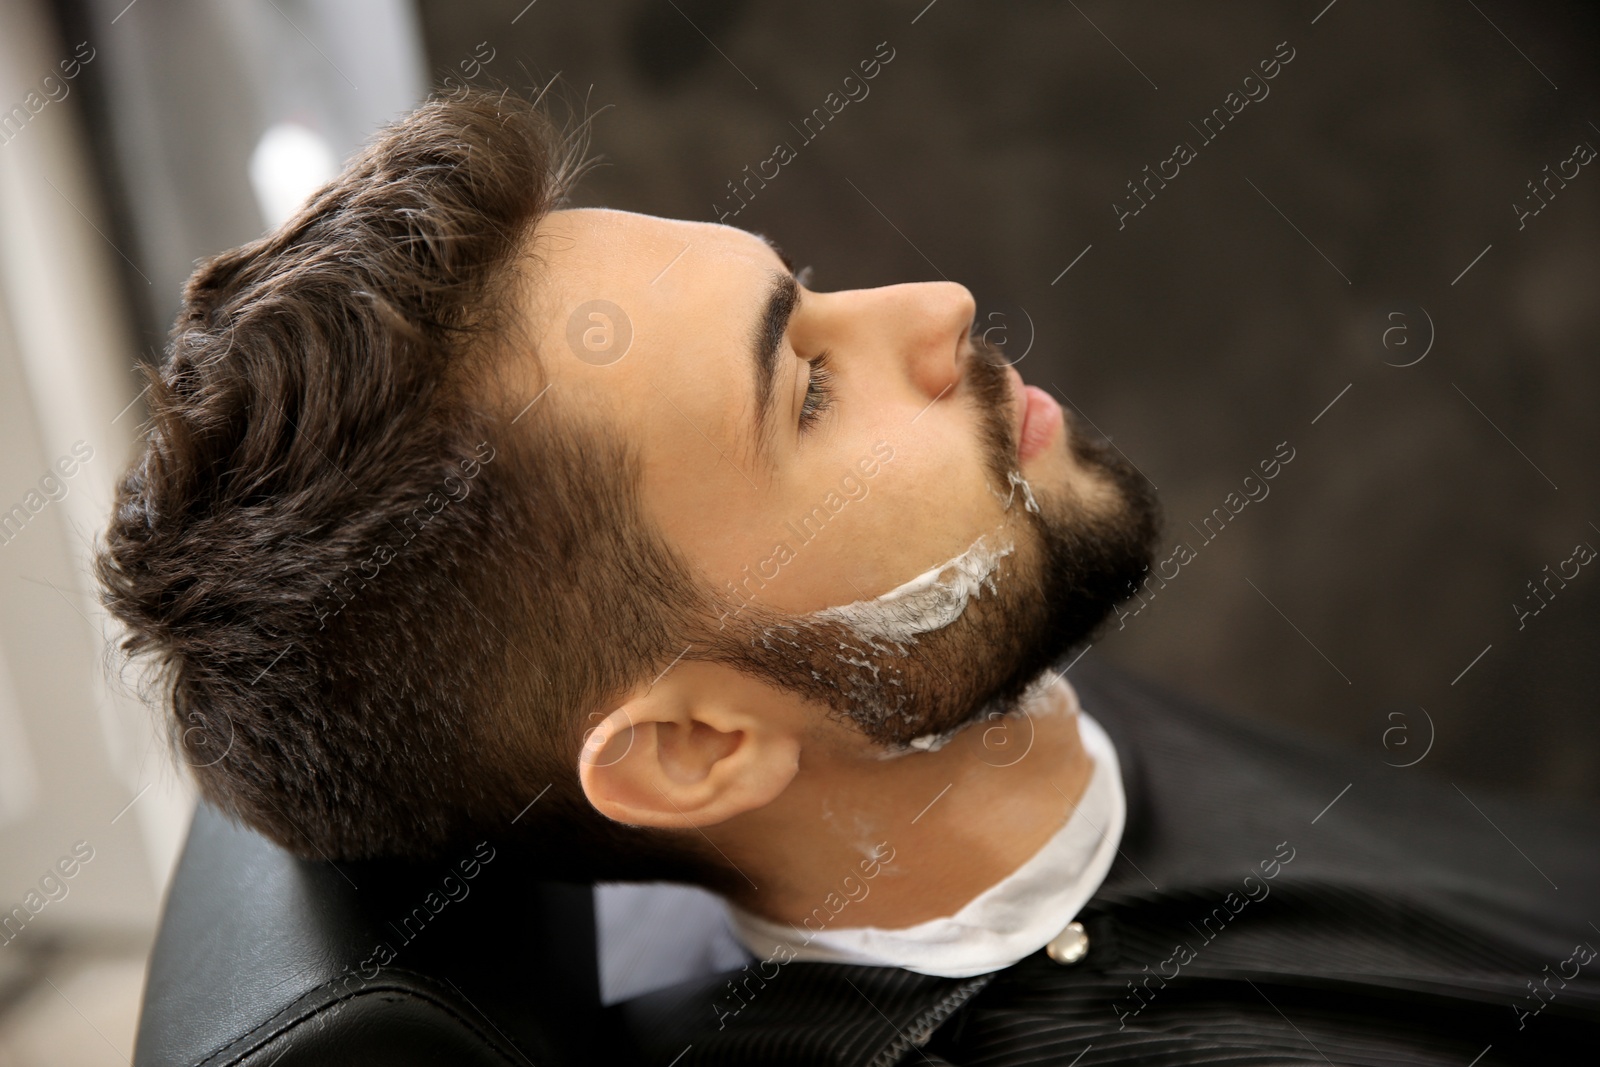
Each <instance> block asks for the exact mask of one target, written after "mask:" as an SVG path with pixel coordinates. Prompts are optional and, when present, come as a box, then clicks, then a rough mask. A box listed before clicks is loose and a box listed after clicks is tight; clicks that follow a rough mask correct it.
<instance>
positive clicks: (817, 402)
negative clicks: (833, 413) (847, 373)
mask: <svg viewBox="0 0 1600 1067" xmlns="http://www.w3.org/2000/svg"><path fill="white" fill-rule="evenodd" d="M833 402H834V393H833V371H832V370H831V369H830V368H829V367H828V353H827V352H826V351H824V352H822V353H821V354H820V355H818V356H817V358H815V359H813V360H812V361H811V378H810V380H809V381H808V382H807V383H806V398H805V400H804V401H802V402H801V404H800V432H801V433H806V432H808V431H809V430H810V429H811V428H812V427H814V426H815V425H816V424H817V423H818V422H820V421H821V420H822V416H824V415H826V414H827V413H828V411H829V409H831V408H832V407H833Z"/></svg>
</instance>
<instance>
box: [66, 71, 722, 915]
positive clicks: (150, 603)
mask: <svg viewBox="0 0 1600 1067" xmlns="http://www.w3.org/2000/svg"><path fill="white" fill-rule="evenodd" d="M576 129H577V131H578V133H576V134H575V133H574V132H573V127H572V126H570V125H569V126H568V127H567V128H566V129H565V130H563V129H561V128H558V126H557V125H556V124H555V123H554V122H553V121H552V120H551V119H550V118H549V116H548V115H547V113H546V112H545V111H544V110H543V109H542V108H541V107H540V106H539V104H538V103H537V102H529V101H527V100H525V99H522V98H520V97H517V96H515V95H513V94H492V93H485V92H481V91H473V92H467V93H458V94H456V95H455V96H453V97H451V98H439V99H434V100H431V101H429V102H428V103H426V104H425V105H424V106H422V107H421V108H420V109H418V110H417V111H416V112H414V113H413V114H411V115H410V116H408V117H407V118H405V119H404V120H402V121H401V122H399V123H398V124H396V125H394V126H392V127H390V128H389V129H387V130H385V131H384V132H383V133H382V134H381V135H380V136H379V137H378V138H377V139H376V140H375V141H374V143H373V144H372V145H371V146H370V147H368V148H367V149H366V150H365V151H363V152H362V153H361V154H360V155H359V156H357V157H356V158H355V159H354V160H353V161H352V162H351V163H350V165H349V166H348V167H346V169H345V170H344V172H343V173H342V174H341V175H340V176H339V177H338V178H337V179H335V180H334V181H333V182H332V183H331V184H330V185H328V186H327V187H326V188H324V189H323V190H321V191H320V192H319V193H318V194H317V195H316V196H314V197H313V198H312V199H311V201H310V202H309V203H308V204H307V205H306V206H305V207H304V208H303V209H302V210H301V211H300V212H299V213H298V214H297V215H296V216H295V217H294V218H292V219H290V220H289V221H288V222H287V223H285V224H284V225H283V226H282V227H281V228H279V229H278V230H277V231H276V232H273V233H270V234H268V235H266V236H265V237H263V238H261V239H259V240H257V241H254V242H251V243H250V244H247V245H244V246H242V247H240V248H236V249H233V250H232V251H229V252H225V253H223V254H221V255H219V256H216V257H215V258H212V259H210V260H208V261H206V262H204V263H203V264H202V265H201V266H200V267H199V269H198V270H196V271H195V273H194V275H193V277H192V278H190V280H189V283H188V286H187V288H186V290H185V293H184V303H183V308H182V311H181V312H180V314H179V317H178V320H177V322H176V324H175V326H174V329H173V333H172V338H171V342H170V346H169V351H168V358H167V360H166V362H165V364H164V365H163V366H162V367H161V368H160V369H159V371H156V370H151V371H150V372H149V378H150V389H149V394H148V403H149V408H150V412H151V420H150V429H149V434H148V438H147V441H146V443H145V446H144V449H143V453H142V455H141V456H140V457H139V458H138V459H137V460H136V462H135V463H134V464H133V466H132V467H131V469H130V470H129V471H128V473H127V475H126V476H125V477H124V479H123V481H122V483H121V486H120V488H119V492H118V498H117V504H116V509H115V513H114V515H113V518H112V521H111V524H110V527H109V529H108V531H107V534H106V538H105V544H104V547H103V549H102V551H101V553H100V555H99V558H98V560H97V573H98V576H99V578H100V581H101V583H102V587H103V597H104V600H105V603H106V605H107V607H108V609H109V610H110V611H111V612H112V613H114V614H115V615H116V616H117V617H118V618H119V619H120V620H121V621H122V622H123V623H124V624H125V625H126V626H127V628H128V630H129V636H128V637H127V638H126V640H125V642H124V648H125V649H126V650H127V651H128V652H129V653H130V654H131V653H145V654H147V655H148V656H149V657H151V659H152V660H153V661H154V663H155V665H157V666H158V667H159V668H160V677H161V679H162V686H163V695H164V698H165V701H166V703H167V705H168V708H169V710H170V716H169V719H168V722H169V726H170V729H171V733H172V735H173V742H174V745H175V747H176V749H177V751H178V752H179V754H180V755H181V756H182V757H183V759H184V760H185V761H186V762H187V763H188V764H190V766H191V767H192V768H193V771H194V775H195V778H196V780H197V782H198V785H199V788H200V791H201V793H202V794H203V795H204V796H205V797H206V798H207V799H208V800H210V801H211V802H213V803H214V804H216V805H217V806H219V807H221V808H222V809H223V810H225V811H228V812H230V813H231V814H233V815H234V816H235V817H236V818H238V819H240V820H242V821H244V822H245V823H247V824H249V825H250V826H252V827H254V828H256V829H258V830H260V831H261V832H262V833H264V834H266V835H267V836H269V837H271V838H272V839H273V840H275V841H277V842H278V843H280V844H282V845H283V846H285V847H287V848H289V849H291V850H293V851H295V852H296V853H298V854H301V855H303V856H306V857H318V856H320V857H325V858H330V859H363V858H371V857H377V856H386V855H401V856H412V857H421V856H428V855H433V854H436V853H438V852H439V851H441V850H442V849H443V848H444V847H445V845H446V844H447V843H450V842H453V841H456V840H458V839H460V838H463V837H466V836H468V835H474V834H498V835H500V836H501V837H506V836H508V835H509V836H514V837H518V838H522V839H525V840H528V841H530V842H533V843H537V844H539V845H540V846H543V848H544V852H543V855H544V856H545V857H546V859H547V861H548V862H547V864H546V866H547V869H548V870H549V871H550V873H551V874H553V875H558V876H564V877H579V878H667V879H676V880H686V881H700V882H702V883H707V884H717V883H718V882H719V881H720V880H721V878H722V872H721V868H720V867H719V866H718V865H715V864H711V863H709V862H707V861H705V860H703V859H702V857H701V855H700V853H699V852H698V851H697V850H696V849H695V848H693V847H691V846H690V845H689V844H687V843H686V840H685V835H681V834H673V833H664V832H657V831H641V830H635V829H633V828H629V827H624V826H620V825H618V824H614V823H611V822H609V821H608V820H606V819H604V818H603V817H601V816H600V815H598V814H597V813H596V812H595V811H594V809H593V808H592V807H591V806H590V805H589V804H588V802H587V800H586V799H585V797H584V796H583V793H582V790H581V788H580V787H579V784H578V781H577V775H576V762H577V758H578V753H579V749H580V746H581V743H582V737H583V733H584V730H585V727H586V726H590V725H593V723H589V722H586V721H585V716H586V715H591V714H592V713H593V712H594V711H595V709H597V708H601V707H603V706H604V701H605V700H606V699H608V698H610V697H614V696H615V695H617V694H619V693H621V692H623V691H625V690H626V689H627V688H629V687H630V686H633V685H636V684H638V683H639V682H640V681H647V680H648V679H650V678H651V677H653V676H654V674H655V673H656V672H657V671H659V670H661V669H662V668H663V667H665V666H666V665H667V664H668V663H669V662H670V661H671V660H672V658H673V657H674V656H675V655H677V654H678V653H679V652H680V651H681V649H682V647H683V645H684V644H685V643H686V642H685V641H683V640H682V639H681V636H680V635H681V634H683V633H684V632H686V630H687V629H688V627H689V625H690V622H691V620H692V619H693V618H694V615H693V612H694V611H697V610H699V609H700V606H701V602H700V601H698V600H697V599H696V598H697V597H698V596H699V595H700V593H699V587H698V586H697V584H696V583H695V582H693V581H692V580H691V579H690V577H689V572H688V570H687V568H686V567H685V566H684V565H683V563H682V562H681V560H680V559H678V558H677V557H676V556H675V554H674V553H673V552H672V551H671V550H670V549H669V548H668V547H667V546H666V545H665V544H664V542H663V541H662V540H661V538H660V537H659V536H657V535H656V534H655V533H654V532H653V531H652V530H651V528H650V527H649V526H648V524H647V523H646V522H645V521H644V519H643V517H642V515H641V512H640V509H639V507H638V502H637V498H636V491H635V490H636V486H637V464H636V463H635V462H634V461H633V459H632V457H631V455H630V453H629V452H628V450H627V449H626V448H624V447H623V446H621V445H619V444H616V443H614V442H611V441H608V440H607V439H606V438H605V437H603V436H602V435H601V434H599V433H598V432H597V430H596V428H595V427H592V426H587V425H585V424H584V423H583V422H582V420H581V419H580V418H579V416H578V414H577V413H576V412H572V411H567V410H565V409H564V408H563V407H562V405H561V403H560V397H559V396H558V395H555V394H554V393H553V394H552V395H551V396H548V397H542V398H541V399H539V400H538V402H537V403H536V404H535V405H534V406H532V407H526V405H527V403H528V401H529V400H530V399H531V398H532V395H533V394H530V395H529V396H522V395H520V394H519V395H516V396H512V395H511V391H510V390H508V389H505V388H503V387H501V386H500V385H499V384H498V383H499V381H500V379H502V378H510V377H511V375H508V374H502V371H503V370H505V369H506V366H507V361H508V359H510V358H516V359H517V360H519V361H521V362H524V363H527V362H529V361H528V360H527V359H526V353H525V346H526V342H525V340H523V331H522V330H521V329H519V326H520V323H519V318H518V311H519V308H520V307H521V294H522V293H523V292H524V290H525V287H526V282H527V280H528V272H529V271H530V270H536V269H537V264H536V263H535V261H534V260H532V259H531V258H530V257H529V255H528V254H527V252H526V245H527V240H528V237H529V235H530V234H531V232H532V230H533V228H534V227H535V226H536V225H537V223H538V221H539V220H540V219H541V218H542V217H543V216H544V215H545V214H546V213H547V212H548V211H549V210H551V209H552V208H553V207H555V206H558V205H559V204H560V202H561V201H562V200H563V199H564V197H565V195H566V193H567V191H568V190H569V188H570V186H571V184H572V183H573V182H574V181H575V180H576V179H577V177H578V176H579V175H580V174H581V173H582V171H583V170H584V169H585V167H586V165H587V164H586V163H585V162H584V153H583V149H584V142H583V137H582V136H581V132H582V130H583V126H582V124H578V126H577V127H576ZM519 352H521V353H523V354H520V355H519V354H518V353H519ZM532 363H533V365H535V366H537V365H538V361H537V360H533V361H532ZM535 798H538V799H537V802H536V803H535V802H534V801H535ZM530 804H531V807H530Z"/></svg>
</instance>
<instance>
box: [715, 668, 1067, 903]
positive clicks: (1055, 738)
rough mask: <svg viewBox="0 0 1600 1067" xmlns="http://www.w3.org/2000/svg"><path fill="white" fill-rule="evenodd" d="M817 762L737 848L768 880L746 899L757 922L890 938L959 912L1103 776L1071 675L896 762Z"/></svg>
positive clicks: (1029, 853) (1062, 821) (758, 877)
mask: <svg viewBox="0 0 1600 1067" xmlns="http://www.w3.org/2000/svg"><path fill="white" fill-rule="evenodd" d="M819 763H820V765H819V766H816V767H814V768H811V769H809V770H807V771H803V772H802V774H801V776H800V777H799V778H797V780H796V782H795V783H794V784H793V785H792V786H791V788H790V790H789V791H787V792H786V794H785V797H784V799H783V802H782V803H781V804H779V805H774V806H773V810H772V811H771V812H770V820H764V821H769V822H770V824H769V825H767V826H763V827H760V828H753V827H752V828H746V832H745V833H741V834H740V835H739V836H740V838H742V840H737V841H729V842H728V847H732V848H734V849H736V851H737V853H739V854H741V856H740V859H739V861H738V862H739V863H740V866H741V867H744V866H745V865H746V863H748V864H749V866H750V867H754V868H758V869H759V871H760V873H759V874H755V873H754V872H751V873H752V874H753V877H752V879H751V880H752V881H753V883H754V884H755V885H756V886H758V887H760V888H757V889H752V890H750V891H749V892H747V893H744V894H741V895H740V897H739V898H738V899H736V900H735V903H737V904H738V905H739V906H740V907H742V908H743V909H744V910H746V911H748V912H751V913H753V914H755V915H758V916H761V917H763V918H767V919H771V920H774V921H777V922H784V923H792V924H795V925H800V924H802V923H806V920H807V919H808V918H814V917H815V916H817V915H818V914H825V915H827V916H829V922H830V923H831V924H832V926H834V927H855V926H875V927H882V928H887V929H896V928H900V927H906V926H914V925H917V924H919V923H923V922H927V921H929V920H931V919H938V918H943V917H946V916H950V915H954V914H955V913H956V912H958V911H960V910H961V908H962V907H963V906H965V905H966V904H967V903H968V902H970V901H971V900H972V899H973V898H975V897H977V896H978V895H979V894H981V893H983V892H984V891H985V890H987V889H989V888H990V887H991V886H994V885H996V884H998V883H1000V882H1001V881H1003V880H1004V879H1005V878H1006V877H1007V876H1009V875H1010V874H1012V873H1013V872H1014V871H1016V870H1017V868H1019V867H1021V866H1022V865H1023V864H1024V863H1026V862H1027V861H1028V860H1029V859H1031V858H1032V857H1033V856H1034V855H1035V854H1036V853H1037V852H1038V851H1039V850H1040V849H1041V848H1042V847H1043V846H1044V845H1045V844H1046V843H1047V842H1049V841H1050V839H1051V838H1052V837H1053V836H1054V835H1055V834H1056V833H1057V832H1058V831H1060V830H1061V828H1062V827H1063V826H1065V825H1066V823H1067V822H1068V820H1069V819H1070V818H1071V817H1072V815H1073V813H1074V811H1075V810H1076V805H1077V803H1078V801H1079V800H1080V798H1081V797H1082V796H1083V793H1084V790H1085V788H1086V786H1087V785H1088V782H1089V779H1090V776H1091V774H1092V772H1093V770H1094V762H1093V760H1092V759H1091V758H1090V756H1089V754H1088V753H1087V752H1086V751H1085V749H1084V746H1083V742H1082V739H1081V736H1080V734H1079V729H1078V706H1077V697H1076V694H1075V693H1074V692H1073V691H1072V688H1071V687H1070V686H1069V685H1068V684H1067V683H1066V681H1065V680H1064V679H1057V680H1056V681H1054V682H1052V683H1051V684H1049V685H1041V686H1039V687H1036V688H1035V689H1034V690H1031V691H1030V694H1029V697H1028V699H1027V700H1025V702H1024V704H1023V705H1022V706H1021V707H1020V708H1019V710H1018V712H1016V713H1013V714H1012V715H1008V716H1005V717H1003V718H998V719H993V720H989V721H985V722H979V723H976V724H974V725H972V726H970V727H968V728H966V729H963V730H961V731H958V732H957V733H955V734H954V735H947V736H943V737H942V738H940V740H939V743H937V744H931V743H930V744H928V745H927V746H926V747H925V748H922V749H918V748H917V747H916V746H915V745H913V746H911V747H909V748H908V749H907V751H906V752H905V754H904V755H902V756H900V757H899V758H894V759H889V760H883V759H858V760H855V761H833V760H822V761H819ZM819 907H820V908H822V909H823V910H822V911H821V912H820V913H819V912H818V908H819ZM806 928H807V929H810V928H812V924H811V923H806Z"/></svg>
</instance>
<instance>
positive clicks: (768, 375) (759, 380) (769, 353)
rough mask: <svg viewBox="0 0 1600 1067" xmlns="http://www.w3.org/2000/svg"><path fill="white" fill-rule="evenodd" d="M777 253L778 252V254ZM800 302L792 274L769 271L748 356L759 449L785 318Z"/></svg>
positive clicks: (769, 414) (767, 418)
mask: <svg viewBox="0 0 1600 1067" xmlns="http://www.w3.org/2000/svg"><path fill="white" fill-rule="evenodd" d="M780 255H781V253H780ZM799 303H800V285H799V283H798V282H796V281H795V278H794V275H793V274H782V273H779V272H778V271H773V272H772V284H771V286H770V287H769V288H768V289H767V298H766V301H765V302H764V304H763V305H762V309H761V317H760V318H759V319H758V320H757V321H756V326H755V331H754V336H753V338H752V342H751V346H750V355H751V360H752V365H753V369H754V371H755V397H756V418H755V439H756V444H757V449H758V450H761V448H762V445H763V443H764V442H765V440H766V438H767V434H768V432H769V431H770V429H771V427H772V423H773V413H772V409H773V407H774V405H775V402H776V400H777V391H776V389H775V388H774V385H775V383H776V380H777V373H778V353H779V350H780V349H782V347H783V337H784V334H786V333H787V332H788V330H789V319H790V317H791V316H793V315H794V310H795V308H796V307H797V306H799Z"/></svg>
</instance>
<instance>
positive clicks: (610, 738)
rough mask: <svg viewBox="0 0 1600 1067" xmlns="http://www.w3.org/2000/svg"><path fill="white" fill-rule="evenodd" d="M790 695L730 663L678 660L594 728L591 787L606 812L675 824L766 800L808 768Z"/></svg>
mask: <svg viewBox="0 0 1600 1067" xmlns="http://www.w3.org/2000/svg"><path fill="white" fill-rule="evenodd" d="M782 700H783V697H782V696H780V695H778V694H776V693H775V692H774V691H773V690H771V689H769V688H767V687H766V686H763V685H762V684H760V683H759V682H757V681H755V680H754V679H752V678H750V677H749V676H747V675H743V674H740V673H739V672H737V671H735V670H733V669H732V668H730V667H724V666H722V665H720V664H713V663H692V662H691V663H680V664H678V665H677V666H676V667H675V668H673V669H672V670H671V671H669V672H668V673H667V675H666V677H664V678H662V679H659V680H658V681H657V682H656V683H655V684H654V685H653V686H651V687H648V688H646V689H643V690H640V691H638V692H636V693H635V694H633V695H631V696H630V697H629V698H627V699H626V700H625V702H624V703H623V704H622V705H621V706H620V707H618V708H616V709H615V710H613V711H611V712H610V713H608V714H605V716H604V718H603V719H602V720H601V721H600V723H599V725H597V726H596V727H594V728H593V729H592V730H590V731H589V733H588V734H587V735H586V737H585V739H584V746H583V750H582V752H581V753H580V754H579V757H578V780H579V782H580V783H581V784H582V785H583V792H584V795H585V796H587V797H588V798H589V803H591V804H593V805H594V807H595V810H597V811H599V812H600V814H602V815H604V816H606V817H607V818H608V819H612V820H614V821H616V822H621V823H627V824H629V825H632V826H654V827H662V828H673V829H687V828H689V827H699V826H712V825H714V824H716V823H720V822H724V821H726V820H728V819H731V818H733V817H734V816H736V815H741V814H743V813H744V812H747V811H754V810H755V809H757V808H762V807H765V806H766V805H767V804H769V803H771V802H772V801H773V800H775V799H777V797H778V795H779V794H781V793H782V792H783V791H784V790H785V789H786V788H788V786H789V783H790V782H791V781H792V780H793V779H794V776H795V774H796V772H797V771H798V770H799V769H800V733H799V732H798V731H797V730H796V729H795V728H794V724H793V723H791V722H788V721H786V720H787V718H788V717H787V716H786V715H784V714H783V712H782V711H781V710H780V709H779V708H777V707H775V706H774V705H776V704H778V703H780V702H781V701H782ZM599 714H600V713H596V715H597V716H598V715H599Z"/></svg>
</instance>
